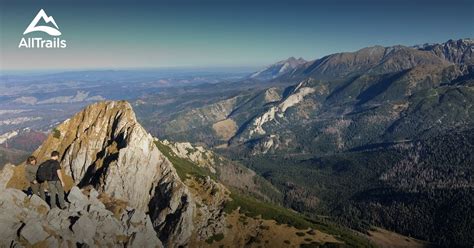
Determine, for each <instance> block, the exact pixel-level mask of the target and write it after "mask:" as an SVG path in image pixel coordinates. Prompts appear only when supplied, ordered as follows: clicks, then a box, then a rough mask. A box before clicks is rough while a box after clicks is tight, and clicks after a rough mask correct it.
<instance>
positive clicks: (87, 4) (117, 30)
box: [0, 0, 474, 71]
mask: <svg viewBox="0 0 474 248" xmlns="http://www.w3.org/2000/svg"><path fill="white" fill-rule="evenodd" d="M40 9H44V10H45V12H46V13H47V15H48V16H53V17H54V19H55V21H56V23H57V25H58V26H59V30H60V31H61V32H62V35H61V36H60V38H61V39H63V40H66V41H67V47H66V48H63V49H57V48H56V49H45V48H43V49H39V48H18V44H19V42H20V40H21V39H22V38H23V37H43V38H45V39H46V38H48V35H46V34H42V33H41V32H33V33H30V34H27V35H25V36H24V35H23V32H24V31H25V29H26V27H27V26H28V25H29V24H30V22H31V21H32V20H33V18H34V17H35V16H36V14H37V13H38V11H39V10H40ZM473 13H474V1H472V0H450V1H436V0H432V1H428V0H422V1H414V0H411V1H407V0H399V1H392V0H378V1H368V0H365V1H356V0H353V1H348V0H333V1H317V0H313V1H301V0H293V1H289V0H288V1H258V0H254V1H245V0H244V1H234V0H220V1H217V0H215V1H206V0H204V1H196V0H194V1H193V0H175V1H160V0H155V1H145V0H138V1H121V0H116V1H100V0H95V1H92V0H60V1H59V0H0V14H1V18H0V39H1V40H0V41H1V43H0V70H2V71H8V70H62V69H101V68H107V69H111V68H112V69H119V68H167V67H239V66H263V65H267V64H271V63H274V62H276V61H279V60H282V59H286V58H288V57H290V56H294V57H303V58H304V59H307V60H313V59H317V58H320V57H322V56H325V55H328V54H332V53H337V52H345V51H356V50H358V49H361V48H363V47H367V46H373V45H383V46H391V45H398V44H401V45H416V44H422V43H437V42H445V41H447V40H449V39H460V38H472V37H474V28H473V23H474V15H473ZM49 38H51V37H49Z"/></svg>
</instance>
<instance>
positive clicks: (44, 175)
mask: <svg viewBox="0 0 474 248" xmlns="http://www.w3.org/2000/svg"><path fill="white" fill-rule="evenodd" d="M52 166H53V163H51V161H50V160H48V161H46V162H44V163H42V164H40V166H39V167H38V171H36V180H37V181H38V182H44V181H52V180H53V179H54V175H53V168H52Z"/></svg>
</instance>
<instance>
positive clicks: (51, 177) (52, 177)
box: [36, 151, 66, 209]
mask: <svg viewBox="0 0 474 248" xmlns="http://www.w3.org/2000/svg"><path fill="white" fill-rule="evenodd" d="M58 160H59V152H57V151H53V152H52V153H51V159H49V160H47V161H45V162H43V163H42V164H40V166H39V167H38V171H37V172H36V180H37V181H38V182H40V183H41V187H40V196H41V198H42V199H43V200H44V201H46V197H45V194H44V191H45V188H46V184H47V185H48V189H49V196H50V200H51V201H50V203H49V205H50V206H51V208H55V207H56V204H57V203H56V198H59V199H58V200H59V208H61V209H65V208H66V203H65V200H64V179H63V175H62V174H61V165H60V164H59V161H58ZM56 196H58V197H56Z"/></svg>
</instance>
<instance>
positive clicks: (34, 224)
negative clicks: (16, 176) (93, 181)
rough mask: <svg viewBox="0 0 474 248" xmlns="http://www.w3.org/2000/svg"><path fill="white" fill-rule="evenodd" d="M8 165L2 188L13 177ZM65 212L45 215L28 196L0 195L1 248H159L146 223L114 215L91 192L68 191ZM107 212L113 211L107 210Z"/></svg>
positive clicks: (139, 217) (132, 212)
mask: <svg viewBox="0 0 474 248" xmlns="http://www.w3.org/2000/svg"><path fill="white" fill-rule="evenodd" d="M13 170H14V167H13V165H7V166H5V168H4V169H3V170H2V171H1V172H0V175H1V179H0V182H2V184H1V185H4V184H3V182H4V181H6V182H8V181H9V180H10V177H11V176H12V175H13ZM68 201H69V202H70V204H69V207H68V208H67V209H65V210H60V209H58V208H53V209H50V207H49V206H48V204H47V203H46V202H45V201H43V200H42V199H41V198H39V197H38V196H36V195H32V196H27V195H26V194H25V193H24V192H22V191H20V190H18V189H14V188H2V190H1V191H0V223H1V225H0V247H17V246H18V247H23V246H25V247H30V246H41V247H70V245H73V244H74V245H75V244H82V245H88V246H89V247H95V246H97V247H116V246H126V247H163V246H162V243H161V241H160V240H159V239H158V237H157V236H156V232H155V230H154V228H153V225H152V223H151V220H150V217H149V216H148V215H146V214H145V213H144V212H143V211H140V210H138V209H133V208H131V207H126V208H125V209H124V210H123V211H120V212H117V213H113V212H111V211H110V210H109V209H107V207H106V206H105V205H104V204H103V203H102V201H101V200H100V199H99V193H98V192H97V191H95V190H94V189H90V190H89V191H88V192H87V191H85V192H83V191H81V190H80V189H79V188H77V187H73V188H72V189H71V191H70V193H69V196H68ZM111 206H112V205H111Z"/></svg>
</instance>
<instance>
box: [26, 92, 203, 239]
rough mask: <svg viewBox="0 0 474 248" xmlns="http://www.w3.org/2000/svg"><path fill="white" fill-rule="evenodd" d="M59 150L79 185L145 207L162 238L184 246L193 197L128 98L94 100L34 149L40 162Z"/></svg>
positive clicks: (139, 208)
mask: <svg viewBox="0 0 474 248" xmlns="http://www.w3.org/2000/svg"><path fill="white" fill-rule="evenodd" d="M54 150H57V151H59V152H60V154H61V156H62V157H61V166H62V168H64V169H65V170H66V174H68V175H70V176H71V177H72V178H73V180H74V183H75V184H77V185H78V186H79V187H85V186H89V185H91V186H93V187H94V188H95V189H96V190H97V191H98V192H100V193H105V194H107V195H109V196H110V197H112V198H114V199H121V200H124V201H126V202H127V203H128V205H129V206H131V207H133V208H135V209H137V210H139V211H142V212H149V214H150V217H151V222H152V225H153V227H154V228H155V230H156V231H157V234H158V236H159V237H160V239H161V240H162V241H163V242H164V243H167V244H172V245H173V246H179V245H185V244H186V243H187V241H188V239H189V237H190V235H191V232H192V229H193V225H192V215H193V214H192V212H193V206H194V204H193V203H192V201H193V200H192V197H191V195H190V194H189V192H188V189H187V187H186V186H185V185H184V184H183V183H182V182H181V180H180V178H179V177H178V175H177V173H176V171H175V169H174V167H173V165H172V164H171V163H170V162H169V160H168V159H167V158H166V157H165V156H164V155H163V154H162V153H161V152H160V151H159V150H158V148H157V147H156V145H155V144H154V140H153V138H152V136H151V135H150V134H148V133H147V132H146V131H145V130H144V128H143V127H142V126H141V125H140V124H139V123H138V122H137V120H136V117H135V114H134V112H133V110H132V108H131V106H130V104H129V103H127V102H125V101H118V102H115V101H107V102H99V103H96V104H92V105H90V106H88V107H87V108H85V109H84V110H83V111H81V112H79V113H78V114H76V115H75V116H73V117H72V118H71V119H68V120H66V121H65V122H64V123H62V124H61V125H59V126H58V127H57V128H56V129H54V130H53V132H52V133H51V134H50V135H49V137H48V138H47V140H46V141H45V142H44V143H43V145H42V146H41V147H40V148H39V149H38V150H37V151H36V152H35V153H34V155H36V156H37V157H38V159H39V161H40V162H41V161H44V160H46V159H47V158H48V155H49V154H50V153H51V152H52V151H54Z"/></svg>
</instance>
